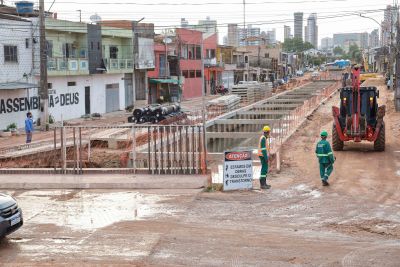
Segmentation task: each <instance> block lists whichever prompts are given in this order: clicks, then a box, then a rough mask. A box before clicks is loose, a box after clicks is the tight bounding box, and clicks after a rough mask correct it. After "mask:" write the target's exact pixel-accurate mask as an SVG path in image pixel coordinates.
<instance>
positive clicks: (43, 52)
mask: <svg viewBox="0 0 400 267" xmlns="http://www.w3.org/2000/svg"><path fill="white" fill-rule="evenodd" d="M39 19H40V88H39V96H40V125H41V126H42V128H43V129H44V130H46V131H48V130H49V91H48V87H47V49H46V31H45V17H44V0H40V1H39Z"/></svg>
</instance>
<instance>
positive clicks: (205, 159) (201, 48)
mask: <svg viewBox="0 0 400 267" xmlns="http://www.w3.org/2000/svg"><path fill="white" fill-rule="evenodd" d="M203 47H204V45H203V32H202V33H201V43H200V51H201V73H202V76H201V104H202V109H201V117H202V124H203V140H202V141H203V162H202V165H203V167H206V166H207V144H206V141H207V138H206V103H205V99H204V97H205V93H206V92H205V90H204V89H205V88H204V87H205V84H204V79H205V73H204V51H203ZM206 172H207V170H206ZM203 174H206V173H203Z"/></svg>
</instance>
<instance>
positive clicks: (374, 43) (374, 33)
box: [369, 29, 380, 48]
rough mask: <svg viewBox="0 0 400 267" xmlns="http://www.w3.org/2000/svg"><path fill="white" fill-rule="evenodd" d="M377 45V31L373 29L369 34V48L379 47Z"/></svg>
mask: <svg viewBox="0 0 400 267" xmlns="http://www.w3.org/2000/svg"><path fill="white" fill-rule="evenodd" d="M379 44H380V42H379V29H375V30H373V31H372V32H371V33H370V34H369V47H371V48H375V47H379Z"/></svg>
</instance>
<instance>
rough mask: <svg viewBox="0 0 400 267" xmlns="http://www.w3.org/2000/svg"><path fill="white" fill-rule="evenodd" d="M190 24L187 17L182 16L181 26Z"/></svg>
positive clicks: (185, 26) (184, 26)
mask: <svg viewBox="0 0 400 267" xmlns="http://www.w3.org/2000/svg"><path fill="white" fill-rule="evenodd" d="M188 26H189V21H187V20H186V19H185V18H181V28H187V27H188Z"/></svg>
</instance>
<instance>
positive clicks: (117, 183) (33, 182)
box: [0, 174, 208, 190]
mask: <svg viewBox="0 0 400 267" xmlns="http://www.w3.org/2000/svg"><path fill="white" fill-rule="evenodd" d="M207 179H208V177H207V176H206V175H142V174H84V175H72V174H71V175H69V174H65V175H62V174H47V175H46V174H32V175H30V174H2V175H0V189H29V190H31V189H199V188H203V187H205V186H206V185H207Z"/></svg>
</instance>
